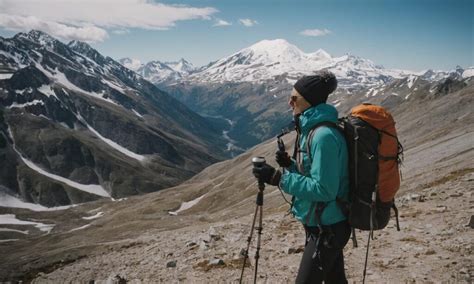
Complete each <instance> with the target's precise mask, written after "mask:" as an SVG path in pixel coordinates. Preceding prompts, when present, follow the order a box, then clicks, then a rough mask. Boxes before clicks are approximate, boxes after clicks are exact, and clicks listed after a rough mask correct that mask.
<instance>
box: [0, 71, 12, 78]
mask: <svg viewBox="0 0 474 284" xmlns="http://www.w3.org/2000/svg"><path fill="white" fill-rule="evenodd" d="M12 76H13V73H1V74H0V80H5V79H10V78H11V77H12Z"/></svg>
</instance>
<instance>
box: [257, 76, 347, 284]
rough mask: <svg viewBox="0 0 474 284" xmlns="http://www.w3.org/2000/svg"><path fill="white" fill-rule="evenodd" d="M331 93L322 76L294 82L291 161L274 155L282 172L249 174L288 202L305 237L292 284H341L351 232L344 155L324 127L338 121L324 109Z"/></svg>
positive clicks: (334, 134)
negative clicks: (346, 210)
mask: <svg viewBox="0 0 474 284" xmlns="http://www.w3.org/2000/svg"><path fill="white" fill-rule="evenodd" d="M336 87H337V79H336V77H335V76H334V74H333V73H331V72H328V71H319V72H317V73H316V74H314V75H311V76H304V77H302V78H300V79H299V80H298V81H297V82H296V83H295V84H294V88H293V90H292V92H291V95H290V98H289V101H288V104H289V105H290V107H291V108H292V110H293V116H294V119H295V124H296V132H297V137H296V142H295V151H294V153H293V157H292V158H290V156H289V155H288V153H287V152H284V151H278V152H277V153H276V161H277V163H278V164H279V165H280V166H281V167H282V170H277V169H275V168H273V167H272V166H270V165H268V164H264V165H263V166H261V167H254V168H253V174H254V175H255V177H257V178H259V179H260V180H261V181H264V182H265V183H268V184H270V185H275V186H279V187H280V188H281V189H282V190H283V191H284V192H286V193H288V194H290V195H292V196H293V199H292V206H291V211H292V213H293V215H294V216H295V218H296V219H297V220H298V221H300V222H301V223H302V224H303V226H304V229H305V232H306V245H305V249H304V252H303V257H302V259H301V263H300V267H299V270H298V275H297V277H296V283H322V282H323V281H324V283H347V279H346V276H345V272H344V256H343V248H344V246H345V245H346V244H347V242H348V240H349V237H350V233H351V227H350V225H349V223H348V222H347V217H346V215H345V214H344V212H343V206H342V205H341V201H347V200H348V195H349V169H348V151H347V146H346V141H345V139H344V137H343V135H342V133H340V132H339V130H337V129H336V128H334V127H331V126H328V125H327V124H328V123H336V122H337V118H338V112H337V110H336V108H335V107H333V106H332V105H329V104H326V101H327V98H328V96H329V94H331V93H332V92H334V90H335V89H336ZM324 124H326V125H324ZM313 129H315V130H313ZM313 132H314V133H313ZM310 133H312V135H314V136H313V138H312V139H308V138H309V137H308V135H310ZM308 140H311V143H310V145H309V147H308V146H307V145H306V143H307V142H308ZM308 151H309V153H308Z"/></svg>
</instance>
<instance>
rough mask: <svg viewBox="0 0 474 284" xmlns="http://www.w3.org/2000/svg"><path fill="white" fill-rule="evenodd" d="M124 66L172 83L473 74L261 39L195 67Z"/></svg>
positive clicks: (366, 82)
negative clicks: (322, 74) (320, 73)
mask: <svg viewBox="0 0 474 284" xmlns="http://www.w3.org/2000/svg"><path fill="white" fill-rule="evenodd" d="M119 62H120V63H122V64H123V65H124V66H125V67H127V68H129V69H131V70H133V71H136V72H137V73H138V74H140V75H142V76H143V77H144V78H145V79H147V80H149V81H150V82H152V83H154V84H158V85H159V84H173V83H181V82H183V81H184V82H189V83H195V84H204V83H207V84H210V83H241V82H250V83H262V82H265V81H268V80H281V79H282V78H283V79H285V80H286V81H287V82H288V83H290V84H292V83H294V82H295V81H296V80H297V79H298V78H299V77H301V76H302V75H308V74H311V73H312V72H314V71H317V70H321V69H327V70H329V71H331V72H333V73H334V74H335V75H336V76H337V78H338V79H339V87H342V88H354V87H359V86H363V87H367V86H371V87H375V86H380V85H382V84H385V83H387V82H389V81H391V80H393V79H401V78H405V77H408V76H417V77H421V78H423V79H425V80H429V81H437V80H440V79H443V78H446V77H448V76H450V74H452V73H457V74H459V75H460V76H461V77H463V78H466V77H470V76H473V74H474V68H473V67H471V68H468V69H467V70H464V69H462V68H461V67H459V66H458V67H456V69H455V70H452V71H435V70H431V69H430V70H426V71H421V72H413V71H408V70H396V69H385V68H384V67H382V66H379V65H376V64H374V63H373V62H372V61H370V60H368V59H364V58H361V57H358V56H354V55H348V54H347V55H343V56H340V57H332V56H331V55H330V54H329V53H327V52H326V51H324V50H322V49H319V50H317V51H315V52H312V53H304V52H303V51H301V50H300V49H299V48H298V47H296V46H295V45H292V44H290V43H289V42H287V41H286V40H284V39H276V40H262V41H260V42H257V43H255V44H253V45H252V46H250V47H247V48H244V49H242V50H240V51H238V52H236V53H234V54H231V55H229V56H227V57H224V58H222V59H219V60H217V61H214V62H211V63H209V64H208V65H206V66H202V67H200V68H195V67H194V66H193V65H192V64H191V63H189V62H188V61H186V60H184V59H181V60H179V61H178V62H160V61H150V62H148V63H146V64H142V63H141V62H140V61H138V60H134V59H130V58H123V59H120V60H119Z"/></svg>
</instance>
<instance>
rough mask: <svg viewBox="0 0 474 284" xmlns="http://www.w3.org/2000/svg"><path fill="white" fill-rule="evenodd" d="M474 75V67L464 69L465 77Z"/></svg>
mask: <svg viewBox="0 0 474 284" xmlns="http://www.w3.org/2000/svg"><path fill="white" fill-rule="evenodd" d="M473 76H474V67H470V68H469V69H466V70H464V72H463V73H462V77H463V78H469V77H473Z"/></svg>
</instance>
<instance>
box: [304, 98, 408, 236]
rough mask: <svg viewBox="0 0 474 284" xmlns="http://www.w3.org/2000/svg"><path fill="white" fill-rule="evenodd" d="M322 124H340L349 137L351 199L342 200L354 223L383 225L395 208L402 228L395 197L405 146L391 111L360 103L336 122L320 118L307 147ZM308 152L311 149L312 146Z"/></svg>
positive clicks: (355, 225) (358, 226)
mask: <svg viewBox="0 0 474 284" xmlns="http://www.w3.org/2000/svg"><path fill="white" fill-rule="evenodd" d="M321 126H327V127H334V128H337V129H338V130H340V131H341V132H342V133H343V134H344V137H345V139H346V143H347V148H348V152H349V175H350V194H349V198H350V200H349V202H347V201H340V202H339V203H340V204H341V206H343V209H344V211H345V212H347V213H348V215H349V216H348V219H349V223H350V224H351V226H352V227H353V228H356V229H361V230H370V231H373V230H380V229H383V228H385V227H386V226H387V224H388V221H389V219H390V209H391V208H393V209H394V210H395V213H396V216H397V229H399V225H398V210H397V208H396V206H395V203H394V198H395V194H396V193H397V191H398V188H399V187H400V172H399V165H400V164H401V161H402V159H403V147H402V145H401V144H400V142H399V141H398V138H397V132H396V130H395V121H394V120H393V117H392V115H391V114H390V113H389V112H388V111H387V110H386V109H384V108H383V107H381V106H376V105H371V104H361V105H358V106H356V107H354V108H352V110H351V113H350V114H349V116H347V117H343V118H340V119H339V122H338V123H337V124H336V123H333V122H321V123H319V124H317V125H316V126H314V127H313V129H312V130H311V131H310V133H309V134H308V137H309V138H308V142H307V144H306V146H307V147H310V144H311V141H312V139H313V136H314V133H315V130H316V129H317V128H318V127H321ZM307 152H308V153H310V152H309V148H308V150H307Z"/></svg>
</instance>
